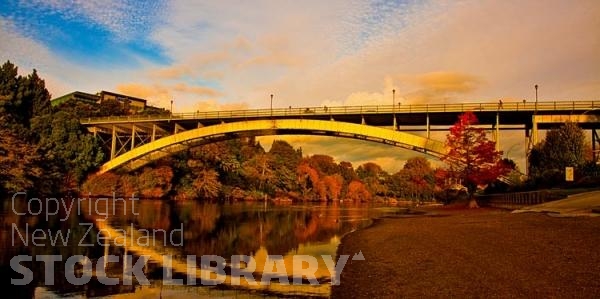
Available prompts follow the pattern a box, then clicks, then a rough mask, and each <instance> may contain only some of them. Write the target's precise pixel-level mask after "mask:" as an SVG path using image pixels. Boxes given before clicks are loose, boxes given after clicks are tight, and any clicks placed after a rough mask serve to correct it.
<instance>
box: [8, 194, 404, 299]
mask: <svg viewBox="0 0 600 299" xmlns="http://www.w3.org/2000/svg"><path fill="white" fill-rule="evenodd" d="M394 211H395V209H394V208H385V207H374V206H371V205H347V204H342V203H339V204H335V205H333V204H302V205H297V204H291V203H287V204H285V203H284V204H275V203H271V202H269V203H264V202H262V203H231V204H213V203H200V202H196V201H182V202H175V201H164V200H130V199H127V200H113V199H112V198H111V199H107V200H103V199H83V200H76V199H75V200H67V199H64V200H63V199H57V200H56V201H54V200H52V199H50V200H49V201H46V198H40V201H37V200H31V199H29V200H25V198H23V197H21V198H17V197H16V198H15V199H14V200H13V199H11V198H8V199H5V200H4V201H3V202H2V207H1V210H0V220H1V223H2V226H1V229H0V242H1V243H0V251H1V254H2V256H1V259H0V277H1V278H2V279H1V281H2V282H1V284H2V285H1V287H2V290H3V291H4V292H10V293H12V294H18V295H20V296H21V297H24V298H34V297H35V298H55V297H96V296H102V297H112V298H148V297H150V298H158V297H161V298H178V299H180V298H198V297H211V298H214V297H222V298H225V297H227V298H230V297H242V298H244V297H261V298H264V297H270V296H273V297H278V296H290V295H292V296H297V295H300V296H328V295H329V292H330V289H331V281H330V277H331V274H332V273H331V272H330V271H329V268H328V267H327V265H328V264H327V260H325V258H324V257H323V255H325V256H332V257H333V261H334V262H335V261H336V250H337V246H338V244H339V243H340V239H341V237H342V236H343V235H344V234H346V233H349V232H351V231H353V230H356V229H359V228H361V227H364V226H366V225H368V224H369V223H370V221H371V219H372V218H373V217H377V216H381V215H383V214H385V213H392V212H394ZM17 255H23V256H31V257H32V260H31V261H21V265H22V266H24V267H26V268H27V269H29V270H31V273H32V280H31V282H29V283H28V284H26V285H24V286H15V285H12V284H11V281H10V279H9V278H13V279H21V278H23V277H24V275H21V274H19V273H17V272H16V271H15V270H13V267H11V259H12V258H13V257H14V256H17ZM44 255H54V256H57V257H55V258H56V259H59V261H56V262H55V263H53V264H54V269H53V270H54V271H49V269H48V266H47V264H48V263H46V262H45V261H42V260H41V258H40V260H39V261H38V260H36V258H38V257H41V256H44ZM78 255H79V256H82V257H86V258H87V259H89V261H90V262H91V264H90V267H89V268H86V267H84V266H82V265H81V264H79V263H77V264H75V266H74V268H73V266H72V265H71V266H66V265H67V264H68V263H67V260H68V258H69V257H72V256H78ZM165 255H166V256H169V257H170V258H169V259H165V258H164V257H163V256H165ZM236 255H245V256H248V257H251V258H252V259H253V260H254V261H255V266H256V267H255V270H254V271H252V273H254V274H253V276H254V277H255V279H256V280H257V281H258V282H260V280H261V273H262V272H263V271H264V269H263V268H264V267H265V262H266V261H267V260H269V259H268V257H269V256H273V255H278V256H281V258H282V259H281V260H282V263H283V264H284V265H285V266H286V267H285V268H286V270H287V273H288V275H287V276H288V278H289V281H290V282H292V281H293V278H294V276H293V274H294V273H292V270H291V268H292V266H291V265H292V264H293V256H294V255H309V256H312V257H314V258H315V259H316V261H317V262H318V267H317V268H318V269H317V270H316V271H314V272H315V277H316V279H317V281H318V282H319V283H318V284H317V285H311V284H310V281H308V280H307V279H304V280H303V281H302V284H301V285H286V284H285V283H283V284H281V283H280V281H279V280H278V278H273V279H272V280H271V283H270V284H268V285H260V284H259V285H258V286H252V285H250V284H247V283H243V281H242V283H241V284H235V283H232V281H231V277H230V272H231V271H232V269H243V267H248V266H249V265H247V264H245V263H241V264H240V263H238V264H235V263H232V261H231V257H232V256H236ZM107 256H116V258H117V260H115V261H110V262H106V259H107V258H106V257H107ZM140 256H145V257H148V258H149V259H148V262H147V263H146V264H145V265H144V263H143V261H142V263H140V265H144V266H143V269H142V270H141V271H143V274H144V275H145V277H147V279H148V283H147V284H144V283H142V282H140V281H138V278H137V277H133V279H132V277H131V276H126V275H124V274H123V273H124V268H126V265H128V264H129V265H135V264H136V263H137V262H138V261H139V257H140ZM189 256H195V257H196V261H195V262H193V261H192V263H191V264H192V268H190V262H189V261H188V260H187V259H188V258H189ZM213 256H220V257H222V258H223V260H218V259H216V258H214V260H213V261H212V262H210V263H208V264H206V265H205V266H209V267H218V266H219V265H218V264H219V263H221V264H222V265H221V267H222V268H223V269H225V270H224V272H225V275H224V276H223V277H221V278H222V279H223V281H224V282H223V283H219V284H218V285H216V286H206V285H203V283H201V279H200V277H201V275H202V273H200V272H198V270H197V269H201V268H202V260H201V259H202V257H211V259H212V257H213ZM128 257H129V260H128ZM211 259H208V260H211ZM281 260H280V261H281ZM78 261H80V260H78ZM81 261H84V260H83V259H81ZM101 262H102V264H103V265H105V273H106V276H103V277H105V278H106V277H109V278H116V279H118V283H116V284H115V285H106V284H105V283H104V282H101V281H99V279H98V276H99V275H98V271H99V270H98V266H99V264H100V263H101ZM83 264H87V263H85V261H84V262H83ZM235 265H239V268H236V267H235ZM276 265H278V264H276ZM329 265H331V264H329ZM305 266H306V265H305ZM194 267H196V268H194ZM65 269H75V273H76V274H75V277H76V278H80V277H83V276H84V275H88V276H89V277H90V278H89V282H87V283H85V284H73V283H71V282H70V281H69V280H68V279H66V274H68V273H65ZM275 270H277V271H280V269H275ZM72 271H73V270H71V271H70V272H69V273H72ZM190 272H193V273H195V274H196V275H197V277H198V278H197V281H196V282H193V281H192V280H190V276H189V275H191V274H190ZM21 273H24V272H22V271H21ZM125 273H127V271H125ZM165 273H166V275H170V273H172V278H173V279H181V281H182V283H183V284H184V285H169V284H167V283H168V281H166V280H165V279H163V278H165ZM257 275H258V276H257ZM280 276H281V275H280ZM127 278H129V279H131V281H132V283H131V284H130V285H128V284H127V283H125V281H126V279H127ZM210 278H214V277H210ZM218 278H219V277H217V279H218ZM165 281H166V282H165Z"/></svg>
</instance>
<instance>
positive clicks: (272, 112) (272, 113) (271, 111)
mask: <svg viewBox="0 0 600 299" xmlns="http://www.w3.org/2000/svg"><path fill="white" fill-rule="evenodd" d="M271 117H273V94H271Z"/></svg>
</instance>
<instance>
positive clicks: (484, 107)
mask: <svg viewBox="0 0 600 299" xmlns="http://www.w3.org/2000/svg"><path fill="white" fill-rule="evenodd" d="M594 109H600V101H554V102H538V103H535V102H526V101H523V102H506V103H501V102H498V103H447V104H401V103H400V104H398V105H370V106H335V107H327V106H319V107H316V106H313V107H291V106H290V107H288V108H274V109H247V110H227V111H202V112H201V111H197V112H187V113H173V114H171V115H169V114H167V115H127V116H108V117H93V118H87V119H82V120H81V122H82V123H84V124H86V123H98V122H115V121H116V122H118V121H143V120H152V121H160V120H180V119H226V118H260V117H271V116H272V117H286V116H299V117H302V116H308V115H331V116H333V115H347V114H363V115H365V114H390V113H398V114H406V113H440V112H465V111H474V112H482V111H530V112H533V111H585V110H594Z"/></svg>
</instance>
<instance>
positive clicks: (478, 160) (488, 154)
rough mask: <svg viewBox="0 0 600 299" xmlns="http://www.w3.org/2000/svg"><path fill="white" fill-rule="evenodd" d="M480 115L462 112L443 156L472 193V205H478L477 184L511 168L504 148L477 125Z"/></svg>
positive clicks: (470, 201)
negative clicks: (446, 151)
mask: <svg viewBox="0 0 600 299" xmlns="http://www.w3.org/2000/svg"><path fill="white" fill-rule="evenodd" d="M477 123H478V120H477V117H476V116H475V114H473V113H472V112H465V113H463V114H461V115H460V116H459V118H458V121H457V122H456V123H455V124H454V125H453V126H452V127H451V128H450V133H449V134H448V135H447V139H446V147H447V148H448V154H447V155H446V156H444V157H443V158H442V159H443V160H444V161H445V162H446V163H447V164H448V165H449V166H450V173H451V174H453V175H454V176H456V177H457V178H459V179H460V180H461V181H462V184H463V185H464V186H465V187H466V188H467V190H468V193H469V207H477V201H476V200H475V197H474V193H475V191H476V190H477V187H478V186H481V185H487V184H489V183H491V182H493V181H495V180H496V179H497V178H498V177H499V176H502V175H504V174H506V173H507V172H508V170H509V169H508V167H506V165H504V163H502V161H501V157H502V152H501V151H497V150H496V143H495V142H494V141H492V140H489V139H488V137H487V136H486V132H485V130H484V129H483V128H478V127H476V125H477Z"/></svg>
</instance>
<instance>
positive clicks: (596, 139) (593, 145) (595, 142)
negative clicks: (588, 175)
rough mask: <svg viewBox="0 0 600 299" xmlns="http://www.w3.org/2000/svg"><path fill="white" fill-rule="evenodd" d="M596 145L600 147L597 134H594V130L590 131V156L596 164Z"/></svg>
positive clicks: (599, 139)
mask: <svg viewBox="0 0 600 299" xmlns="http://www.w3.org/2000/svg"><path fill="white" fill-rule="evenodd" d="M598 145H600V138H599V137H598V132H596V129H595V128H594V129H592V156H593V159H594V162H596V163H597V162H598V151H599V149H598Z"/></svg>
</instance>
